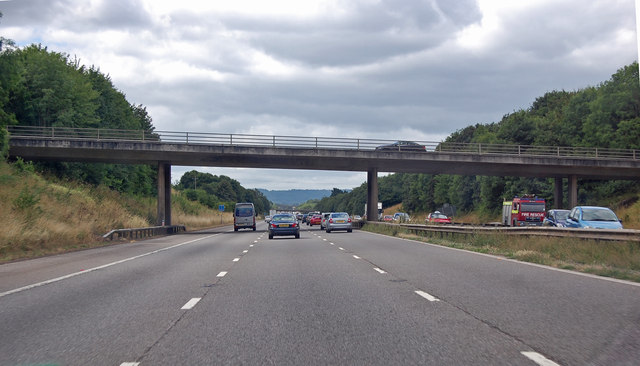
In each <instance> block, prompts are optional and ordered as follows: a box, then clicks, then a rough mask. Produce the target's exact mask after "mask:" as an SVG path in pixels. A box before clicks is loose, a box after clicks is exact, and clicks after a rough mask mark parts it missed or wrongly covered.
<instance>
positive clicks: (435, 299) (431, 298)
mask: <svg viewBox="0 0 640 366" xmlns="http://www.w3.org/2000/svg"><path fill="white" fill-rule="evenodd" d="M416 294H418V295H420V296H422V297H424V298H425V299H427V300H429V301H431V302H434V301H440V300H439V299H438V298H436V297H434V296H432V295H429V294H428V293H426V292H424V291H420V290H418V291H416Z"/></svg>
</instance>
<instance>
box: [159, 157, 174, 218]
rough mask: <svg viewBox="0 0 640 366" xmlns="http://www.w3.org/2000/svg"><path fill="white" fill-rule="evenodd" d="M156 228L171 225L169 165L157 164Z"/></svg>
mask: <svg viewBox="0 0 640 366" xmlns="http://www.w3.org/2000/svg"><path fill="white" fill-rule="evenodd" d="M156 224H157V225H158V226H169V225H171V164H167V163H158V222H157V223H156Z"/></svg>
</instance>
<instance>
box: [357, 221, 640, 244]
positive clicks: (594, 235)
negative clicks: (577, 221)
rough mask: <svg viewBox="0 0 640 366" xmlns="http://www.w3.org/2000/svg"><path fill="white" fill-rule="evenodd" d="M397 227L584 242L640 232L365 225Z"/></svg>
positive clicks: (636, 236)
mask: <svg viewBox="0 0 640 366" xmlns="http://www.w3.org/2000/svg"><path fill="white" fill-rule="evenodd" d="M370 224H373V225H390V226H394V225H395V226H399V227H403V228H406V229H408V230H413V231H422V232H432V233H441V234H465V235H473V234H478V233H481V234H501V235H519V236H542V237H557V238H576V239H585V240H608V241H623V242H629V241H632V242H640V230H629V229H618V230H603V229H574V228H560V227H548V228H547V227H487V226H466V225H465V226H461V225H456V224H451V225H420V224H393V223H387V222H370V221H368V222H367V225H370Z"/></svg>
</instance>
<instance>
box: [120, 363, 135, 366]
mask: <svg viewBox="0 0 640 366" xmlns="http://www.w3.org/2000/svg"><path fill="white" fill-rule="evenodd" d="M138 365H140V362H123V363H121V364H120V366H138Z"/></svg>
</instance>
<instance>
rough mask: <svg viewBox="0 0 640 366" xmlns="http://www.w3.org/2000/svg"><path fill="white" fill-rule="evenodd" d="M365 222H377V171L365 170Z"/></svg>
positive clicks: (373, 169) (372, 169)
mask: <svg viewBox="0 0 640 366" xmlns="http://www.w3.org/2000/svg"><path fill="white" fill-rule="evenodd" d="M365 213H366V214H367V221H378V169H375V168H371V169H369V170H367V212H365Z"/></svg>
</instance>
